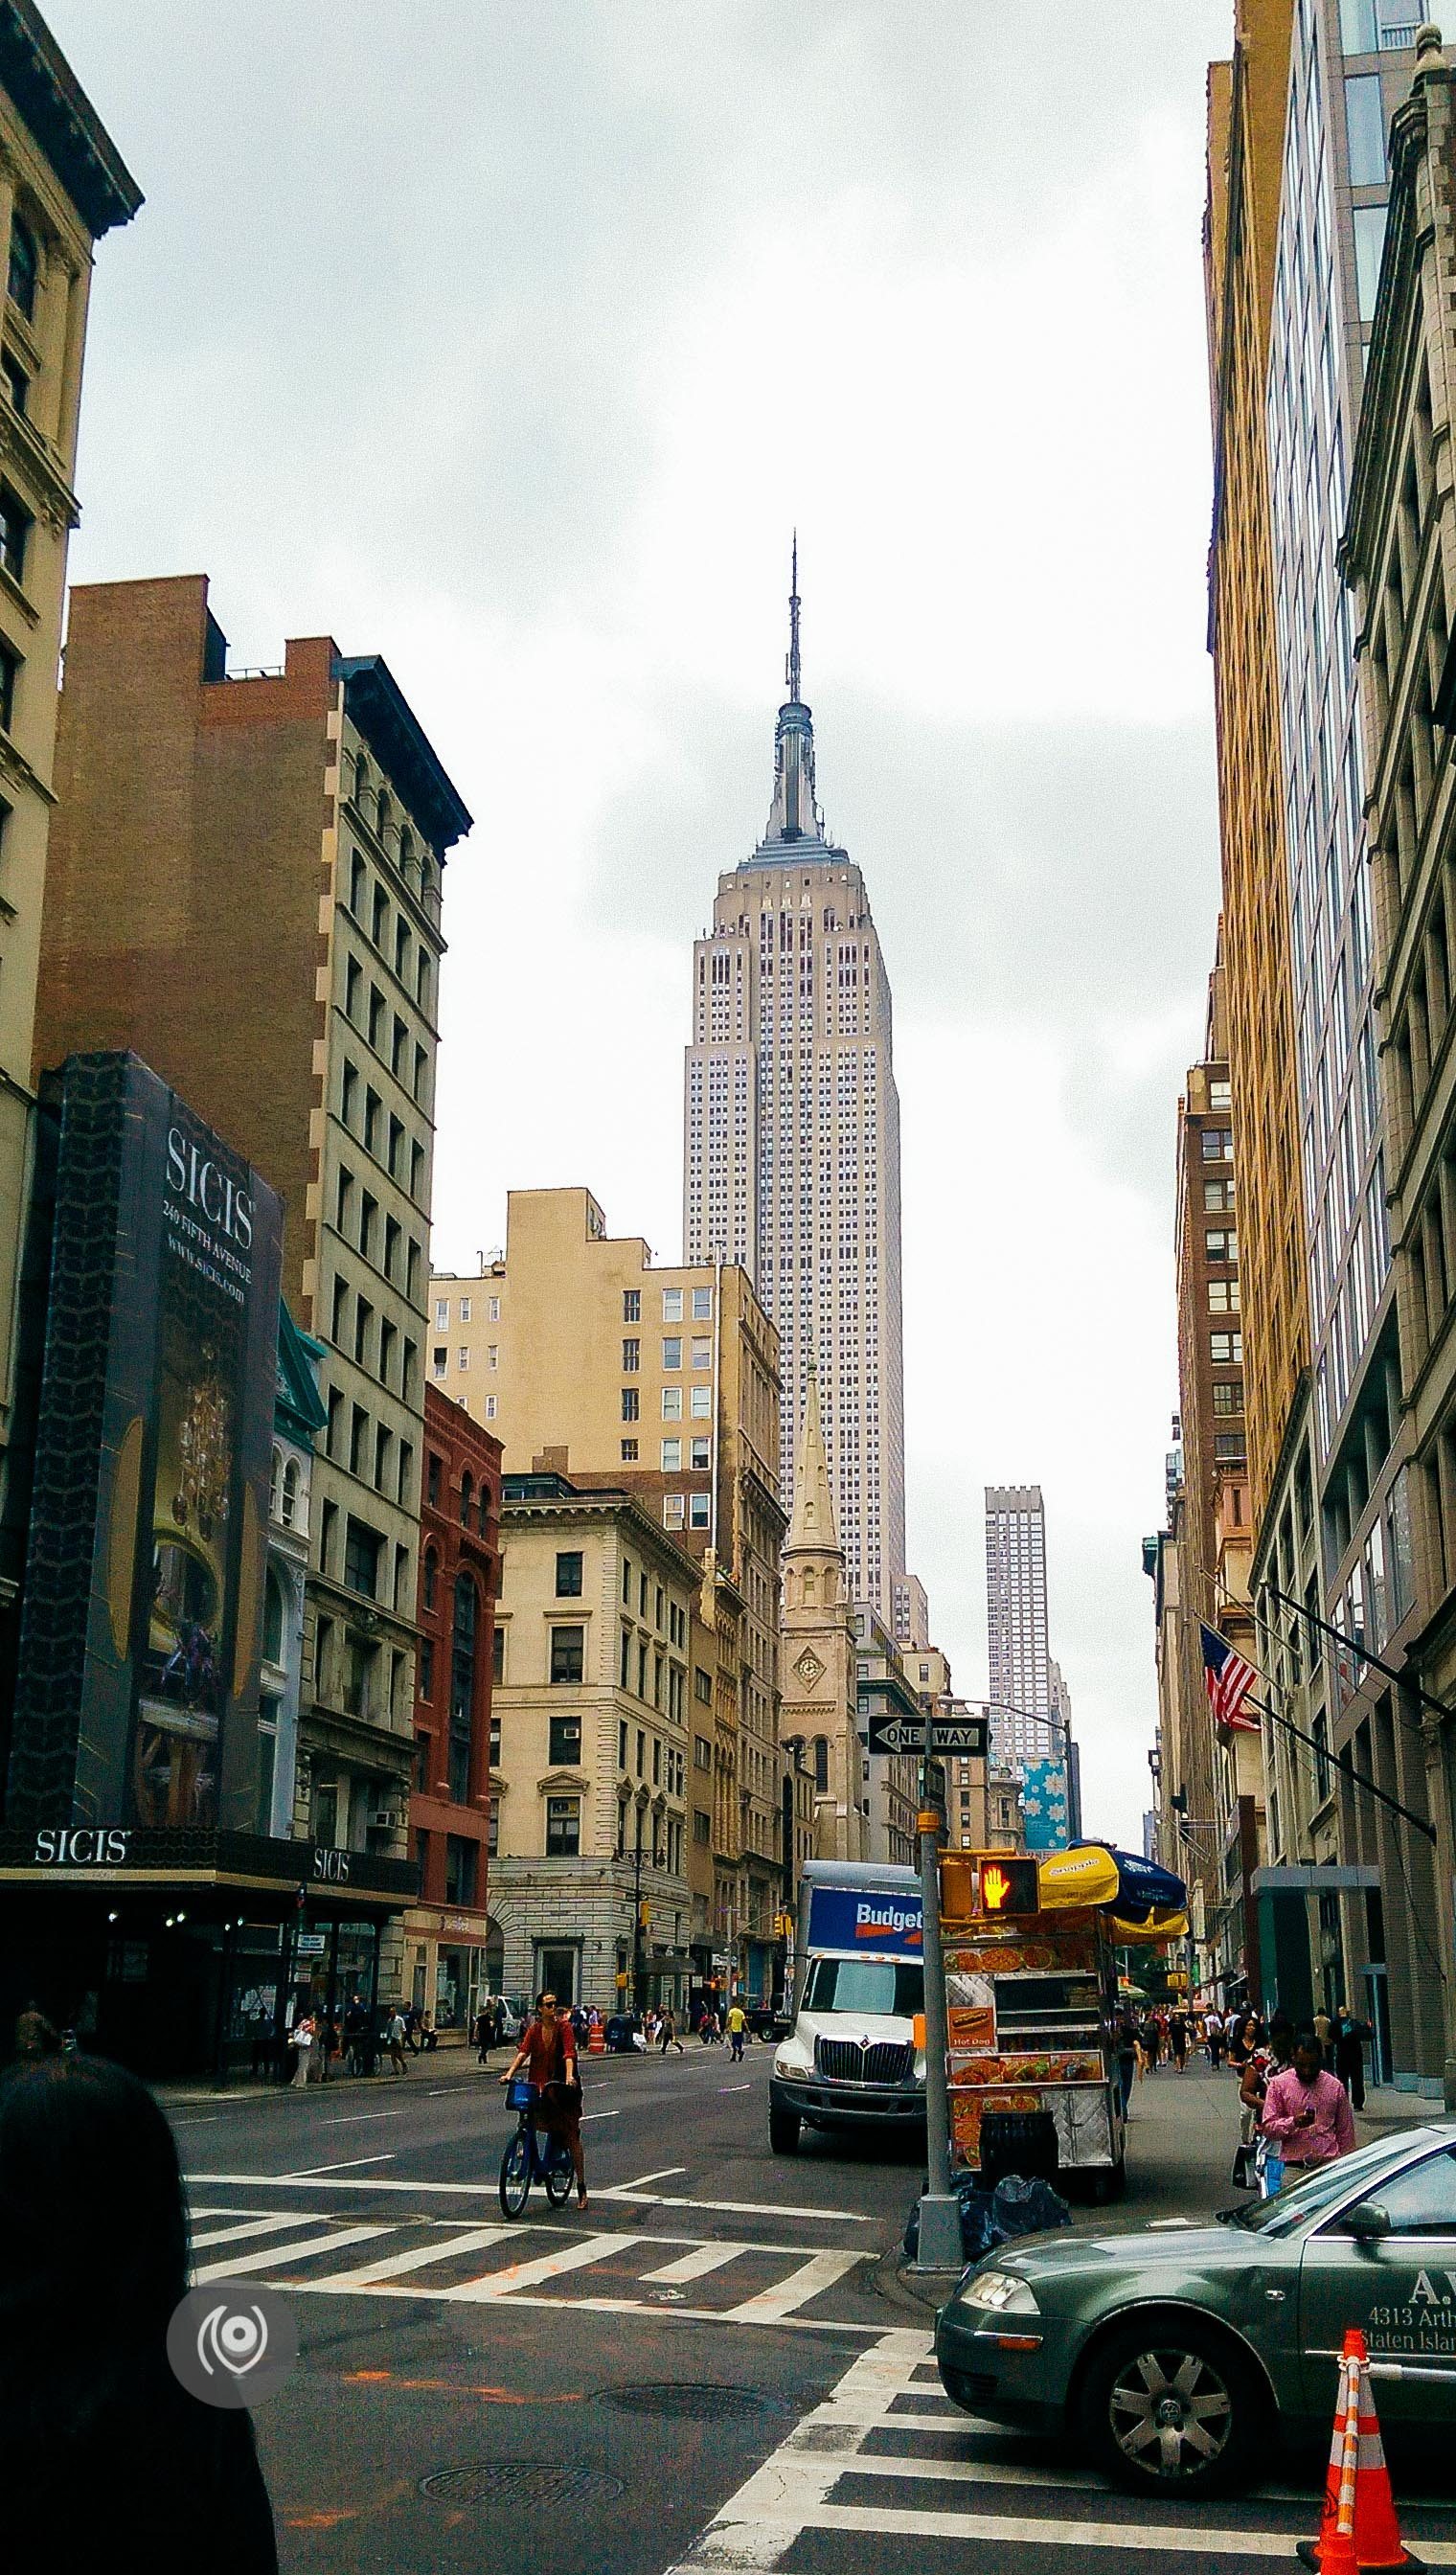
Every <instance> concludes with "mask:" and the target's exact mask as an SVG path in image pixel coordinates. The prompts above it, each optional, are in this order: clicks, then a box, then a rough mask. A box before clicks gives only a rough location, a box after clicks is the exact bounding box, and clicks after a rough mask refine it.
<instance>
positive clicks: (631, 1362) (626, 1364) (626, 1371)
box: [622, 1335, 642, 1376]
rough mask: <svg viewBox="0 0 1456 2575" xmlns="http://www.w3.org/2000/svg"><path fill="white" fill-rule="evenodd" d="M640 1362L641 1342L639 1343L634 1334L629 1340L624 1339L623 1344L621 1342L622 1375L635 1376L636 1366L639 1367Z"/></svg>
mask: <svg viewBox="0 0 1456 2575" xmlns="http://www.w3.org/2000/svg"><path fill="white" fill-rule="evenodd" d="M641 1363H642V1343H641V1341H640V1340H639V1339H638V1338H637V1337H636V1335H634V1336H633V1338H632V1339H631V1340H627V1341H624V1342H623V1344H622V1373H623V1375H624V1376H636V1374H637V1371H638V1368H639V1367H640V1365H641Z"/></svg>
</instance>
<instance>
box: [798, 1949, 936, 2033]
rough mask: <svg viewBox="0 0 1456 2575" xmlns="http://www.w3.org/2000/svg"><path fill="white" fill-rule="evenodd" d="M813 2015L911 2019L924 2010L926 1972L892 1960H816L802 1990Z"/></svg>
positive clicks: (918, 1967) (907, 1960) (913, 1964)
mask: <svg viewBox="0 0 1456 2575" xmlns="http://www.w3.org/2000/svg"><path fill="white" fill-rule="evenodd" d="M803 2008H804V2010H805V2011H813V2012H830V2011H839V2012H880V2013H886V2014H893V2015H894V2016H895V2017H896V2018H897V2019H899V2020H912V2019H913V2018H914V2015H915V2013H916V2012H920V2011H923V2010H924V2008H925V1970H924V1968H923V1967H922V1966H920V1965H918V1964H917V1963H916V1962H914V1961H912V1960H909V1959H906V1960H905V1961H903V1962H900V1961H899V1960H896V1959H894V1958H815V1959H814V1960H813V1961H812V1963H811V1964H810V1967H809V1971H808V1981H807V1983H806V1984H805V1986H804V1989H803Z"/></svg>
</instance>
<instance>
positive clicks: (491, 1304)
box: [486, 1296, 501, 1323]
mask: <svg viewBox="0 0 1456 2575" xmlns="http://www.w3.org/2000/svg"><path fill="white" fill-rule="evenodd" d="M500 1319H501V1299H500V1297H499V1296H488V1297H487V1298H486V1321H487V1322H488V1323H499V1321H500Z"/></svg>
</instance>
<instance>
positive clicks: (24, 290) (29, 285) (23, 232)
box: [6, 215, 40, 322]
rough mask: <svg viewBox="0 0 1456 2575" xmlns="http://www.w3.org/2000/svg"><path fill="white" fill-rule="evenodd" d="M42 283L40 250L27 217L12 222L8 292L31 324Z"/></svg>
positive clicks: (12, 219) (14, 216) (12, 217)
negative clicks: (36, 297)
mask: <svg viewBox="0 0 1456 2575" xmlns="http://www.w3.org/2000/svg"><path fill="white" fill-rule="evenodd" d="M39 279H40V247H39V244H38V243H37V241H36V237H35V235H34V233H33V232H32V231H31V229H30V226H29V224H28V223H27V222H26V220H25V217H24V216H23V215H12V216H11V218H10V274H9V277H8V279H7V281H6V291H7V293H8V294H9V297H10V301H11V303H12V304H18V305H19V307H20V310H21V312H22V313H23V314H24V315H25V318H26V320H27V322H29V321H31V320H32V319H33V318H34V314H35V290H36V286H37V284H38V282H39Z"/></svg>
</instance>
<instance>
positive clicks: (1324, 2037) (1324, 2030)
mask: <svg viewBox="0 0 1456 2575" xmlns="http://www.w3.org/2000/svg"><path fill="white" fill-rule="evenodd" d="M1314 2034H1315V2037H1316V2038H1317V2039H1318V2040H1319V2043H1320V2047H1321V2048H1322V2050H1323V2052H1324V2061H1325V2063H1326V2065H1333V2063H1334V2044H1335V2025H1334V2022H1333V2021H1332V2020H1331V2018H1330V2016H1329V2013H1328V2012H1327V2011H1325V2010H1323V2009H1321V2010H1319V2011H1317V2012H1316V2013H1315V2015H1314Z"/></svg>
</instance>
